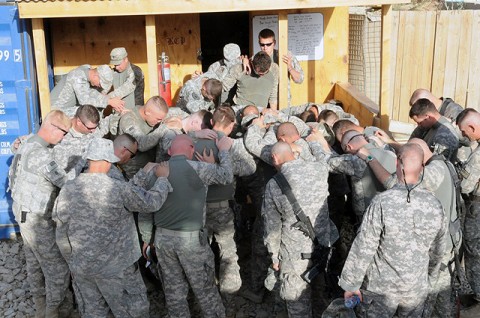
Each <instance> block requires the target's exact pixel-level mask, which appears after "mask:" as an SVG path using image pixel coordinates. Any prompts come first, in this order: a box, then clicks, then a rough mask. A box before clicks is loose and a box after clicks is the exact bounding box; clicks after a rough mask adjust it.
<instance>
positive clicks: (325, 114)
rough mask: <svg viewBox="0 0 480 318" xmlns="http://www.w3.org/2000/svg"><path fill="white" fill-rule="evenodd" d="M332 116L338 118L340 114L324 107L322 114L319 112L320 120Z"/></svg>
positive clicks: (325, 119)
mask: <svg viewBox="0 0 480 318" xmlns="http://www.w3.org/2000/svg"><path fill="white" fill-rule="evenodd" d="M331 118H335V119H338V115H337V113H336V112H334V111H333V110H330V109H324V110H322V111H321V112H320V114H318V120H323V121H327V120H329V119H331Z"/></svg>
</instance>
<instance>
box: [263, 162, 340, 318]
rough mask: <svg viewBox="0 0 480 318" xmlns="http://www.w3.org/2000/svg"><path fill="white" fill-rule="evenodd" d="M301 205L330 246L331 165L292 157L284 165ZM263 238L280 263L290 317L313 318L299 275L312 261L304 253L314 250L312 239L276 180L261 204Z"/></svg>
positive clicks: (332, 239)
mask: <svg viewBox="0 0 480 318" xmlns="http://www.w3.org/2000/svg"><path fill="white" fill-rule="evenodd" d="M281 173H282V174H283V175H284V176H285V178H286V179H287V180H288V183H289V184H290V186H291V188H292V192H293V194H294V195H295V198H296V199H297V201H298V203H299V205H300V207H301V208H302V210H303V211H304V213H305V215H306V216H308V218H309V219H310V221H311V222H312V225H313V227H314V231H315V234H316V236H317V238H318V240H319V243H320V244H321V245H323V246H331V245H332V244H333V243H334V242H335V241H336V240H337V239H338V232H337V230H336V228H335V225H333V223H332V222H331V221H330V219H329V217H328V205H327V196H328V184H327V177H328V168H327V166H326V164H324V163H320V162H305V161H303V160H299V159H297V160H293V161H290V162H286V163H284V164H283V165H282V168H281ZM262 218H263V221H264V224H265V233H264V239H265V244H266V246H267V249H268V252H269V254H270V256H271V261H272V263H280V281H281V287H280V295H281V297H282V298H283V299H284V300H285V301H286V304H287V310H288V316H289V317H312V308H311V290H310V285H308V284H307V283H306V282H305V281H304V280H303V279H302V278H301V276H300V275H302V274H303V273H304V272H305V271H307V269H308V268H309V267H311V265H312V263H311V261H310V260H308V259H302V257H301V254H302V253H311V252H312V251H313V246H314V245H313V242H312V240H311V239H310V238H309V237H307V236H306V235H305V234H304V233H303V232H302V231H300V230H298V229H297V228H295V227H293V224H294V223H296V222H297V221H298V219H297V217H296V216H295V213H294V212H293V209H292V205H291V204H290V202H289V201H288V199H287V197H286V196H285V195H283V194H282V190H281V189H280V187H279V186H278V184H277V182H276V181H275V180H273V179H271V180H270V181H269V182H268V183H267V186H266V189H265V199H264V201H263V205H262Z"/></svg>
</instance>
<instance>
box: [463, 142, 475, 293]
mask: <svg viewBox="0 0 480 318" xmlns="http://www.w3.org/2000/svg"><path fill="white" fill-rule="evenodd" d="M460 176H461V177H462V179H463V180H462V184H461V186H462V193H465V194H467V195H469V202H468V204H467V213H466V216H465V227H464V244H465V271H466V274H467V279H468V282H469V283H470V286H471V287H472V289H473V291H474V292H475V294H476V298H477V299H480V190H479V183H480V149H479V147H477V149H475V151H473V153H472V154H471V155H470V157H469V158H468V160H467V162H466V163H465V165H464V166H463V168H462V170H461V171H460Z"/></svg>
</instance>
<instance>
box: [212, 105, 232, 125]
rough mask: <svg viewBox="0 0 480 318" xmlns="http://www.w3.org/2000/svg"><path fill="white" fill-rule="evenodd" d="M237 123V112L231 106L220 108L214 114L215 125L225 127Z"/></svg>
mask: <svg viewBox="0 0 480 318" xmlns="http://www.w3.org/2000/svg"><path fill="white" fill-rule="evenodd" d="M233 122H235V112H234V111H233V109H232V107H230V106H220V107H218V108H217V109H215V111H214V112H213V124H214V125H216V124H219V125H221V126H223V127H226V126H228V125H230V124H231V123H233Z"/></svg>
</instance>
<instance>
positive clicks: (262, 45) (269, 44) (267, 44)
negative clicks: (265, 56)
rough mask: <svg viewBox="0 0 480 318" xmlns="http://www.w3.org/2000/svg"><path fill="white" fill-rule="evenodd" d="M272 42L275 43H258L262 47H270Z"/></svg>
mask: <svg viewBox="0 0 480 318" xmlns="http://www.w3.org/2000/svg"><path fill="white" fill-rule="evenodd" d="M272 44H273V42H270V43H258V45H260V46H261V47H264V46H267V47H270V46H271V45H272Z"/></svg>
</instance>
